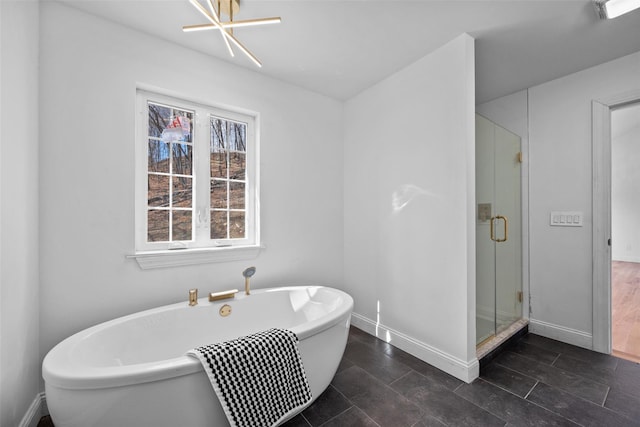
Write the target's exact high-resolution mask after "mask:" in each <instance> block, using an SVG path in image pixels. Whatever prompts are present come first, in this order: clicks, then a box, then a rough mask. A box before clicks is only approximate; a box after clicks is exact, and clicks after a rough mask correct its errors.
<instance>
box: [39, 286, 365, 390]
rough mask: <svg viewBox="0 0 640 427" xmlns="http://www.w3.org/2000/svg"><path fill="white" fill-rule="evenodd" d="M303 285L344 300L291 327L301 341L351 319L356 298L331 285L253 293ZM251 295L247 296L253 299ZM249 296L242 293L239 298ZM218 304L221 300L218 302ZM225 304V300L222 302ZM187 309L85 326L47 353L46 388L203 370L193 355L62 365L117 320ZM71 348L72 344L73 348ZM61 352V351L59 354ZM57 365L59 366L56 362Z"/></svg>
mask: <svg viewBox="0 0 640 427" xmlns="http://www.w3.org/2000/svg"><path fill="white" fill-rule="evenodd" d="M303 288H309V289H311V288H315V289H319V288H322V289H326V290H328V291H330V292H334V293H337V294H338V296H339V297H341V298H342V300H343V301H342V303H341V304H340V305H339V306H338V307H337V308H336V310H334V311H332V312H331V313H328V314H326V315H324V316H322V317H320V318H318V319H315V320H312V321H310V322H305V323H302V324H300V325H296V326H294V327H291V328H289V330H291V331H292V332H294V333H295V334H296V336H297V337H298V339H299V340H300V341H302V340H304V339H307V338H310V337H312V336H314V335H316V334H319V333H321V332H323V331H325V330H327V329H329V328H331V327H334V326H335V325H337V324H339V323H340V322H342V321H344V320H350V316H351V312H352V311H353V298H352V297H351V296H350V295H349V294H347V293H346V292H344V291H342V290H340V289H336V288H333V287H329V286H318V285H299V286H279V287H272V288H263V289H256V290H254V291H252V295H254V294H255V295H259V294H262V293H268V292H275V291H291V290H300V289H303ZM250 297H251V296H249V297H248V298H250ZM244 298H246V297H245V296H244V295H239V298H238V301H239V300H241V299H244ZM198 303H199V304H200V303H201V304H210V303H209V301H208V300H207V298H206V297H205V298H200V299H199V300H198ZM217 303H220V302H219V301H218V302H217ZM222 303H224V301H222ZM178 309H188V306H187V303H186V302H179V303H173V304H167V305H164V306H160V307H155V308H151V309H148V310H143V311H139V312H136V313H132V314H129V315H125V316H121V317H118V318H115V319H112V320H107V321H105V322H102V323H99V324H97V325H95V326H91V327H89V328H86V329H83V330H81V331H79V332H77V333H75V334H73V335H71V336H69V337H67V338H65V339H64V340H62V341H60V342H59V343H58V344H57V345H55V346H54V347H53V348H52V349H51V350H50V351H49V352H48V353H47V355H46V356H45V358H44V360H43V362H42V377H43V379H44V381H45V387H55V388H61V389H69V390H90V389H106V388H114V387H122V386H129V385H134V384H140V383H148V382H153V381H161V380H166V379H170V378H175V377H179V376H183V375H189V374H193V373H196V372H199V371H202V365H201V364H200V362H199V361H198V360H197V359H196V358H194V357H191V356H188V355H186V354H185V355H181V356H178V357H175V358H170V359H163V360H158V361H153V362H146V363H137V364H131V365H125V366H106V367H91V366H82V367H80V368H78V367H77V366H70V365H69V364H68V363H66V365H65V366H60V364H63V363H64V362H68V358H66V357H65V355H66V351H65V350H67V349H69V348H70V347H69V346H73V345H75V344H76V343H77V342H79V341H81V340H82V339H83V338H85V337H87V336H89V335H91V334H93V333H95V332H97V331H99V330H102V329H104V328H108V327H110V326H112V325H116V324H118V323H122V322H126V321H130V320H133V319H136V318H138V317H144V316H148V315H152V314H154V313H157V312H161V311H166V310H178ZM71 348H72V347H71ZM61 352H62V354H60V353H61ZM56 364H58V365H56Z"/></svg>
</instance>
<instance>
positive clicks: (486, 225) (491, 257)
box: [476, 114, 523, 345]
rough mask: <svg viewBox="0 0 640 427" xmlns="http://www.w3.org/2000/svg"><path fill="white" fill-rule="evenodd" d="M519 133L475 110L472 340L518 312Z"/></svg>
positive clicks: (494, 331) (481, 339)
mask: <svg viewBox="0 0 640 427" xmlns="http://www.w3.org/2000/svg"><path fill="white" fill-rule="evenodd" d="M520 144H521V142H520V137H519V136H517V135H515V134H513V133H511V132H509V131H508V130H506V129H504V128H502V127H500V126H498V125H496V124H495V123H493V122H491V121H490V120H488V119H486V118H484V117H482V116H480V115H478V114H476V344H477V345H481V344H483V343H485V342H487V341H489V340H491V339H492V338H493V337H495V336H498V335H499V334H500V333H501V332H503V331H505V330H506V329H507V328H509V327H510V326H511V325H512V324H514V322H517V321H518V320H519V319H521V318H522V302H523V301H522V298H523V297H522V200H521V192H522V190H521V185H520V184H521V163H522V154H521V151H520Z"/></svg>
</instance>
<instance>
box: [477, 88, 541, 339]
mask: <svg viewBox="0 0 640 427" xmlns="http://www.w3.org/2000/svg"><path fill="white" fill-rule="evenodd" d="M523 93H524V95H523V97H524V99H523V103H524V105H525V106H526V108H525V109H524V110H522V118H523V120H521V121H518V120H515V121H514V120H513V116H512V115H507V116H506V117H502V119H503V120H501V117H500V115H501V114H502V113H503V110H496V111H488V110H487V111H482V112H481V111H476V113H475V114H476V115H478V116H481V117H483V118H485V119H487V120H489V121H491V122H493V123H494V124H496V125H498V126H499V127H502V128H503V129H506V130H508V131H509V132H511V133H513V134H515V135H517V136H519V137H520V152H521V153H522V157H521V163H520V206H521V210H520V220H521V224H520V226H521V236H520V237H521V245H522V248H521V254H520V255H521V258H522V259H521V262H522V288H521V291H522V305H521V308H522V313H521V319H523V320H525V321H527V322H528V321H529V318H530V314H531V308H530V307H531V294H530V291H529V284H530V266H529V227H530V218H529V113H528V104H529V91H528V90H527V91H525V92H523ZM501 122H506V123H511V126H509V128H507V127H506V126H503V125H502V124H501ZM510 128H511V129H510ZM514 129H519V131H514ZM477 203H478V201H477V200H476V206H474V210H475V209H477ZM474 214H475V215H477V212H474ZM476 245H477V243H476ZM476 286H477V285H476ZM476 299H477V296H476ZM474 307H476V308H477V303H476V304H474ZM474 316H476V318H477V313H474ZM475 342H476V346H477V345H478V342H477V337H476V341H475Z"/></svg>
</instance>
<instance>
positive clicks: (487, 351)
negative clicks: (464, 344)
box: [476, 319, 529, 368]
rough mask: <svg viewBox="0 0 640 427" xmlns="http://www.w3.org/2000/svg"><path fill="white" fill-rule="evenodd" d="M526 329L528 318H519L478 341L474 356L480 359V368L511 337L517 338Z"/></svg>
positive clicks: (525, 331) (524, 332) (498, 351)
mask: <svg viewBox="0 0 640 427" xmlns="http://www.w3.org/2000/svg"><path fill="white" fill-rule="evenodd" d="M528 329H529V320H528V319H519V320H516V321H515V322H513V323H512V324H511V325H510V326H509V327H507V328H506V329H504V330H503V331H501V332H500V333H498V334H497V335H493V336H491V337H489V338H487V339H485V340H483V341H482V342H480V343H479V344H478V345H477V346H476V357H477V358H478V360H479V361H480V368H482V366H483V364H485V363H486V362H489V361H490V360H491V359H493V358H494V357H495V356H496V355H497V354H498V353H500V352H501V351H502V349H503V348H504V347H505V346H506V345H507V344H508V342H509V340H510V339H511V338H515V339H517V338H519V337H520V336H521V335H523V334H526V333H527V331H528Z"/></svg>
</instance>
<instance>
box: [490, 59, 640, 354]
mask: <svg viewBox="0 0 640 427" xmlns="http://www.w3.org/2000/svg"><path fill="white" fill-rule="evenodd" d="M639 88H640V52H638V53H635V54H632V55H629V56H626V57H623V58H619V59H617V60H614V61H611V62H607V63H605V64H601V65H599V66H596V67H592V68H589V69H586V70H583V71H580V72H578V73H575V74H571V75H568V76H565V77H563V78H560V79H557V80H553V81H550V82H547V83H544V84H541V85H539V86H535V87H533V88H530V89H529V90H528V95H529V96H528V104H527V108H526V110H527V111H528V123H529V126H528V135H529V162H528V163H529V164H528V166H529V171H530V174H529V189H530V193H529V220H530V226H529V232H530V245H529V250H530V257H529V260H530V273H529V279H530V287H529V291H530V297H531V299H530V302H531V314H530V320H531V324H530V330H531V331H533V332H535V333H539V334H542V335H545V336H548V337H551V338H556V339H560V340H562V341H565V342H569V343H572V344H576V345H580V346H583V347H588V348H590V347H591V346H592V339H593V336H592V331H593V327H592V320H593V319H592V307H593V304H592V294H593V292H592V286H593V284H592V236H591V233H592V217H593V215H592V205H591V203H592V200H591V199H592V198H591V191H592V190H591V188H592V155H591V149H592V147H591V102H592V100H597V99H602V98H606V97H610V96H612V95H617V94H621V93H626V92H630V91H633V90H638V89H639ZM491 104H494V105H493V107H495V106H496V105H497V104H502V106H501V107H500V108H502V109H503V110H508V109H509V105H511V106H512V107H513V109H514V111H523V108H522V104H521V100H519V98H518V97H512V98H511V99H507V98H501V99H499V100H495V101H492V102H490V103H487V104H486V105H483V106H482V108H483V110H484V111H487V110H488V109H490V108H492V106H491ZM492 120H494V121H496V122H497V123H498V124H500V125H501V126H504V127H506V128H510V127H511V128H512V129H515V128H518V127H520V128H521V127H522V123H524V122H526V121H527V120H526V118H524V117H523V116H522V113H520V114H515V115H512V116H511V117H508V116H504V115H503V116H502V117H499V116H498V117H495V116H494V117H493V118H492ZM552 210H569V211H582V212H584V226H583V227H551V226H550V225H549V213H550V212H551V211H552Z"/></svg>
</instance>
